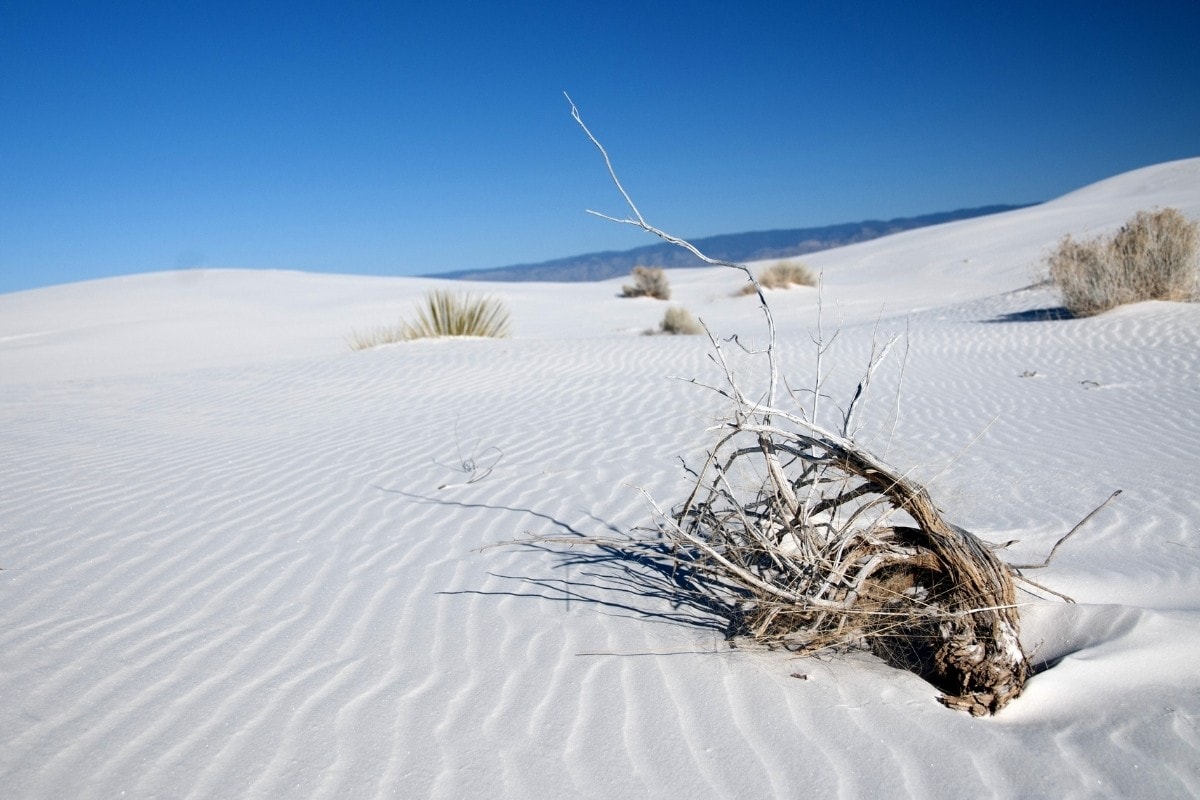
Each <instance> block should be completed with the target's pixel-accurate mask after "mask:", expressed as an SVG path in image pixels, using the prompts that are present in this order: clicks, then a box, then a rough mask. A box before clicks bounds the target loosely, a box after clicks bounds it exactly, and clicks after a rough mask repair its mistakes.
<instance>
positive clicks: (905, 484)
mask: <svg viewBox="0 0 1200 800" xmlns="http://www.w3.org/2000/svg"><path fill="white" fill-rule="evenodd" d="M567 100H568V101H570V98H569V97H568V98H567ZM571 115H572V117H573V118H574V119H575V121H576V122H577V123H578V124H579V126H580V127H581V128H582V129H583V131H584V132H585V133H586V134H587V136H588V138H589V139H590V140H591V142H592V143H593V144H594V145H595V146H596V148H597V149H598V150H599V151H600V153H601V155H602V156H603V157H604V162H605V165H606V167H607V169H608V173H609V176H610V177H611V179H612V181H613V183H614V184H615V185H616V187H617V189H618V191H620V193H621V195H622V197H623V198H624V200H625V202H626V204H627V205H628V207H629V210H630V212H631V216H627V217H624V218H617V217H612V216H609V215H606V214H598V213H597V212H594V211H592V212H590V213H593V214H597V216H601V217H603V218H605V219H609V220H613V221H616V222H620V223H623V224H629V225H634V226H636V227H638V228H641V229H642V230H645V231H647V232H649V233H652V234H654V235H655V236H658V237H659V238H661V239H663V240H665V241H667V242H671V243H673V244H676V245H678V246H680V247H683V248H684V249H686V250H688V251H689V252H691V253H692V254H693V255H695V256H697V257H698V258H700V259H701V260H703V261H704V262H706V263H708V264H712V265H716V266H725V267H730V268H734V269H738V270H741V271H742V272H743V273H745V275H746V278H747V280H748V281H749V283H750V286H751V287H753V291H754V293H756V294H757V295H758V298H759V304H760V306H761V308H762V313H763V317H764V320H765V322H766V326H767V333H768V344H767V347H766V350H765V351H761V352H760V353H759V354H758V355H760V356H762V357H765V359H766V361H767V366H768V374H769V379H768V385H767V386H766V387H765V390H764V391H762V392H761V393H749V392H747V391H745V390H744V388H743V387H742V386H741V385H739V383H738V380H737V379H736V378H735V375H734V373H733V371H732V370H731V369H730V367H729V365H728V364H727V363H726V361H725V355H724V352H723V350H722V348H721V342H720V341H718V340H717V339H716V338H715V337H713V336H712V334H711V333H710V334H709V339H710V341H711V343H712V346H713V350H714V352H713V360H714V361H715V362H716V363H717V364H718V366H720V367H721V369H722V370H723V371H724V379H725V384H724V385H723V386H717V387H709V388H711V389H713V390H714V391H716V392H718V393H719V394H720V395H721V396H724V397H726V398H728V399H729V400H730V403H731V406H730V410H729V413H728V416H727V418H726V419H725V420H724V421H723V423H722V424H721V426H720V428H721V431H722V433H721V436H720V438H719V439H718V441H717V443H716V445H715V446H714V447H713V448H712V450H710V451H709V453H708V457H707V458H706V459H705V461H704V464H703V466H702V467H700V469H698V470H695V471H691V470H689V471H690V472H691V474H692V475H693V476H694V478H695V485H694V487H693V489H692V491H691V492H690V494H689V496H688V498H687V500H686V501H685V502H684V503H683V504H682V505H680V506H678V507H677V508H675V509H674V510H672V511H670V512H668V511H666V510H664V509H662V508H661V507H659V506H658V505H657V504H655V503H654V501H653V499H651V500H650V502H651V503H652V504H653V507H654V509H655V512H656V514H657V526H656V528H655V529H654V530H653V531H651V532H649V535H648V536H646V537H643V538H641V539H639V538H636V537H634V538H631V539H629V540H627V541H626V540H617V541H616V542H614V541H612V540H604V541H603V542H602V546H604V547H612V548H615V549H618V550H622V551H624V552H626V553H629V554H630V555H631V556H632V557H633V558H645V557H646V554H647V553H655V554H660V555H661V554H663V553H666V554H668V556H667V557H668V558H669V559H670V561H671V564H672V565H673V566H672V569H673V570H674V571H675V572H676V573H677V577H676V584H677V585H678V586H680V587H681V589H680V590H681V591H684V592H691V593H693V594H694V595H695V596H700V597H703V598H707V599H708V600H709V601H711V605H712V606H713V607H719V608H725V609H729V614H730V617H731V620H730V622H731V625H730V628H731V630H730V633H731V634H732V635H736V636H742V637H747V638H749V639H752V640H754V641H757V642H762V643H765V644H768V645H772V646H782V647H787V648H789V649H792V650H795V651H798V652H815V651H817V650H822V649H825V648H830V647H845V646H866V647H869V648H871V649H872V650H874V651H875V652H877V653H879V654H880V655H881V656H883V657H884V658H886V659H887V660H888V661H889V662H890V663H893V664H896V665H898V666H903V667H905V668H908V669H911V670H913V671H915V672H917V673H918V674H921V675H922V676H923V677H925V678H927V679H928V680H929V681H930V682H932V683H933V684H934V685H936V686H937V687H938V688H939V689H941V690H942V692H943V693H944V696H943V697H942V701H943V702H944V703H945V704H946V705H948V706H950V707H953V708H960V709H965V710H968V711H970V712H971V713H972V714H976V715H979V714H987V713H994V712H996V711H998V710H999V709H1000V708H1001V707H1003V706H1004V704H1005V703H1007V702H1008V701H1009V700H1011V699H1012V698H1014V697H1016V696H1017V695H1018V694H1020V692H1021V690H1022V688H1023V687H1024V684H1025V680H1026V677H1027V676H1028V673H1029V666H1028V662H1027V660H1026V657H1025V654H1024V653H1023V652H1022V650H1021V646H1020V644H1019V641H1018V630H1019V618H1018V614H1017V604H1016V593H1015V590H1014V587H1013V574H1012V572H1011V570H1010V568H1009V567H1008V566H1006V565H1005V564H1004V563H1003V562H1002V561H1000V560H999V559H998V558H997V557H996V556H995V555H994V554H993V552H992V550H991V549H990V548H989V547H987V546H986V545H984V543H983V542H981V541H980V540H979V539H977V538H976V537H975V536H973V535H972V534H971V533H969V532H967V531H965V530H963V529H961V528H958V527H956V526H954V525H951V524H950V523H949V522H947V521H946V520H945V519H944V518H943V516H942V514H941V512H940V511H939V510H938V509H937V507H936V506H935V505H934V503H933V501H932V500H931V499H930V496H929V493H928V492H927V491H926V490H925V489H924V488H923V487H922V486H920V485H918V484H917V483H916V482H914V481H912V480H911V479H909V478H908V477H907V476H905V475H904V474H902V473H900V472H898V471H897V470H895V469H894V468H892V467H890V466H888V465H887V464H885V463H884V462H883V461H882V460H880V459H878V458H877V457H875V456H874V455H872V454H871V453H870V452H868V451H867V450H866V449H864V448H863V447H861V446H860V445H859V444H857V443H856V442H855V441H854V434H855V432H856V424H855V422H856V414H857V413H858V411H859V408H860V403H861V402H862V400H863V395H865V394H866V392H867V389H868V388H869V385H870V382H871V379H872V378H873V377H874V375H875V374H876V372H877V370H878V369H879V368H880V366H881V365H882V363H883V362H884V360H885V359H886V357H887V355H888V353H889V351H890V350H891V349H892V346H893V344H894V340H893V341H889V342H887V343H886V344H885V345H884V346H883V347H882V348H880V349H879V350H878V351H877V352H876V353H875V354H874V355H873V357H872V359H871V361H870V363H869V364H868V365H867V368H866V375H865V377H864V378H863V379H862V381H861V382H860V383H859V386H858V390H857V392H856V394H855V396H854V398H853V399H852V400H851V402H850V403H849V405H848V407H847V409H846V411H845V413H844V415H842V418H841V419H840V420H838V423H839V424H837V425H836V426H834V427H826V426H822V425H821V424H820V421H819V420H818V410H819V408H818V403H817V400H816V398H817V397H819V395H820V384H821V375H820V366H819V365H818V374H817V376H816V379H815V391H814V400H813V403H812V407H811V409H809V410H808V412H807V413H806V411H805V409H803V408H802V407H799V404H798V407H797V410H795V411H791V410H788V409H786V408H782V407H779V406H778V399H779V398H778V383H779V367H778V357H777V351H776V331H775V322H774V319H773V317H772V314H771V309H770V306H769V305H768V303H767V301H766V298H765V296H764V294H763V292H762V288H761V286H760V285H759V283H758V280H757V279H756V278H755V276H754V274H753V273H752V272H751V271H750V269H749V268H747V267H746V266H745V265H742V264H735V263H731V262H727V261H722V260H719V259H714V258H709V257H708V256H706V255H704V254H703V253H701V252H700V251H699V250H697V249H696V248H695V247H694V246H693V245H692V244H690V243H689V242H687V241H684V240H682V239H679V238H678V237H675V236H672V235H670V234H667V233H665V232H663V231H661V230H659V229H658V228H655V227H654V226H652V225H650V224H649V223H647V222H646V220H645V219H644V218H643V216H642V214H641V212H640V211H639V210H638V209H637V206H635V205H634V203H633V200H632V199H631V198H630V197H629V195H628V193H626V191H625V189H624V187H623V186H622V185H621V182H620V180H619V179H618V178H617V175H616V171H615V170H614V168H613V165H612V161H611V159H610V158H609V156H608V153H607V152H606V151H605V149H604V147H603V146H602V145H601V144H600V142H599V141H598V140H597V139H596V137H595V136H594V135H592V132H591V131H590V130H589V129H588V128H587V126H586V125H585V124H584V122H583V120H582V119H581V117H580V115H579V111H578V109H577V108H576V107H575V105H574V103H571ZM816 345H817V349H818V354H821V353H823V352H824V349H825V348H826V347H827V345H828V342H825V341H823V339H822V336H821V334H818V336H817V340H816ZM789 394H792V393H791V392H790V390H789ZM752 397H761V398H763V399H762V400H761V401H754V400H752V399H750V398H752ZM792 397H793V399H795V396H794V395H792ZM597 542H598V543H599V540H597Z"/></svg>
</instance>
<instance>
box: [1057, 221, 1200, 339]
mask: <svg viewBox="0 0 1200 800" xmlns="http://www.w3.org/2000/svg"><path fill="white" fill-rule="evenodd" d="M1198 250H1200V223H1197V222H1189V221H1188V220H1187V218H1186V217H1184V216H1183V214H1181V213H1180V212H1179V211H1178V210H1176V209H1174V208H1166V209H1162V210H1160V211H1154V212H1148V211H1139V212H1138V213H1137V214H1136V215H1135V216H1134V217H1133V219H1131V220H1129V221H1128V222H1126V223H1125V225H1123V226H1122V227H1121V229H1120V230H1118V231H1117V232H1116V233H1115V234H1113V235H1112V236H1111V237H1103V236H1101V237H1097V238H1094V239H1090V240H1085V241H1079V240H1076V239H1074V238H1072V237H1071V236H1070V235H1067V236H1065V237H1063V239H1062V240H1061V241H1060V242H1059V244H1058V247H1057V249H1055V251H1054V252H1053V253H1051V254H1050V256H1049V257H1048V258H1047V266H1048V268H1049V272H1050V279H1051V280H1052V281H1053V282H1054V284H1055V286H1056V287H1057V288H1058V290H1059V293H1060V294H1061V295H1062V302H1063V305H1064V306H1065V307H1066V308H1067V310H1068V311H1070V312H1071V313H1072V314H1074V315H1075V316H1077V317H1086V316H1091V315H1094V314H1100V313H1102V312H1104V311H1108V310H1109V309H1112V308H1116V307H1117V306H1120V305H1124V304H1126V303H1137V302H1141V301H1143V300H1174V301H1186V300H1194V299H1196V297H1197V290H1198V288H1200V284H1198V281H1200V262H1198V261H1197V251H1198Z"/></svg>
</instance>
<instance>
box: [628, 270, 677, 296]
mask: <svg viewBox="0 0 1200 800" xmlns="http://www.w3.org/2000/svg"><path fill="white" fill-rule="evenodd" d="M632 274H633V284H632V285H629V284H626V285H625V286H622V287H621V296H622V297H653V298H655V299H656V300H669V299H670V298H671V287H670V285H669V284H668V283H667V273H665V272H663V270H662V268H661V267H634V268H633V273H632Z"/></svg>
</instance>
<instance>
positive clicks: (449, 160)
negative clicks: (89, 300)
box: [0, 0, 1200, 292]
mask: <svg viewBox="0 0 1200 800" xmlns="http://www.w3.org/2000/svg"><path fill="white" fill-rule="evenodd" d="M739 6H740V7H738V6H735V4H733V3H728V2H724V3H718V2H695V3H691V4H674V3H672V4H655V3H653V2H649V0H641V1H640V2H636V3H634V2H624V1H623V0H612V1H611V2H605V3H594V4H571V3H545V4H541V3H507V4H487V3H486V2H482V3H481V2H478V0H476V2H470V3H465V2H457V1H456V0H450V2H441V3H429V4H421V5H420V6H417V5H416V4H408V3H395V2H379V3H354V2H345V3H328V4H323V3H308V4H306V3H256V2H253V1H252V0H250V1H249V2H241V3H230V4H225V3H221V2H195V3H192V2H145V3H121V2H109V3H56V2H49V1H48V2H23V1H21V0H0V120H2V121H0V292H6V291H14V290H19V289H24V288H30V287H35V286H41V285H49V284H56V283H64V282H69V281H76V280H84V279H90V278H96V277H103V276H108V275H114V274H124V273H133V272H147V271H155V270H164V269H180V268H195V267H240V268H272V269H275V268H279V269H302V270H311V271H320V272H346V273H360V274H384V275H405V274H427V273H432V272H438V271H444V270H453V269H475V268H482V267H491V266H503V265H507V264H514V263H525V262H537V261H542V260H546V259H550V258H555V257H559V256H569V255H575V254H579V253H584V252H590V251H594V250H606V249H626V248H629V247H636V246H639V245H642V244H648V243H650V241H649V240H648V238H647V237H646V234H641V233H639V232H637V231H634V230H632V229H629V228H626V227H624V226H619V225H615V224H613V223H606V222H604V221H602V220H598V219H596V218H594V217H591V216H588V215H587V214H585V213H584V211H585V209H586V208H596V209H598V210H602V211H608V212H612V213H618V214H620V213H623V212H624V209H623V208H622V206H621V203H620V198H619V196H618V195H617V194H616V192H615V190H614V189H613V188H612V186H611V184H609V183H608V179H607V176H606V174H605V173H604V170H603V164H602V162H601V161H600V160H599V156H598V155H597V154H596V152H595V150H594V149H593V148H592V146H591V145H590V144H589V143H588V141H587V140H586V138H585V137H584V136H583V134H582V133H581V132H580V131H579V130H578V128H576V127H575V125H574V123H573V122H572V121H571V118H570V115H569V109H568V106H567V104H566V101H565V100H564V99H563V96H562V93H563V92H564V91H567V92H570V93H571V96H572V97H573V98H574V100H575V101H576V103H577V104H578V105H579V107H580V109H581V111H582V113H583V115H584V119H585V120H586V121H587V122H588V124H589V125H590V126H591V127H592V129H593V131H594V132H595V133H596V134H597V135H598V136H599V137H600V138H601V140H602V141H603V142H604V143H605V145H606V146H607V148H608V149H609V152H610V154H611V155H612V157H613V160H614V163H615V165H616V167H617V169H618V171H619V172H620V174H621V177H622V179H623V181H624V182H625V185H626V188H628V189H629V190H630V192H631V193H632V194H633V196H634V198H635V200H636V201H637V202H638V204H639V206H640V208H641V210H642V211H643V213H644V214H645V215H646V216H647V218H648V219H649V220H650V222H652V223H654V224H657V225H659V226H660V227H662V228H665V229H667V230H670V231H671V232H672V233H676V234H679V235H682V236H687V237H700V236H706V235H712V234H718V233H733V232H740V231H746V230H766V229H773V228H788V227H803V226H810V225H821V224H827V223H835V222H847V221H854V220H859V219H867V218H890V217H897V216H909V215H914V214H921V213H927V212H934V211H946V210H951V209H955V208H961V207H968V206H978V205H986V204H990V203H1004V202H1012V203H1017V202H1029V201H1035V200H1044V199H1050V198H1052V197H1055V196H1057V195H1060V194H1062V193H1064V192H1067V191H1070V190H1072V189H1075V188H1078V187H1080V186H1082V185H1085V184H1087V183H1090V182H1093V181H1095V180H1099V179H1102V178H1105V177H1108V176H1110V175H1114V174H1117V173H1120V172H1124V171H1126V170H1129V169H1134V168H1137V167H1141V166H1145V165H1148V164H1153V163H1158V162H1161V161H1168V160H1172V159H1177V158H1185V157H1191V156H1197V155H1200V46H1197V43H1196V41H1197V40H1196V32H1197V31H1198V30H1200V3H1197V2H1196V0H1180V1H1179V2H1153V3H1148V4H1134V3H1131V2H1123V3H1116V2H1103V1H1100V2H1095V1H1094V2H1079V3H1074V2H1070V3H1068V2H1062V3H1056V2H1052V1H1051V2H1039V3H1026V2H1012V3H1006V4H1000V3H995V4H990V3H987V4H984V3H980V4H975V3H962V2H944V3H921V2H913V3H870V2H865V3H841V2H797V1H796V0H792V2H786V3H783V2H780V3H749V4H739Z"/></svg>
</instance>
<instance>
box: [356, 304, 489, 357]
mask: <svg viewBox="0 0 1200 800" xmlns="http://www.w3.org/2000/svg"><path fill="white" fill-rule="evenodd" d="M509 330H510V328H509V313H508V309H507V307H505V305H504V304H503V303H502V302H500V301H499V300H496V299H495V298H491V297H474V296H473V295H470V294H465V295H461V294H457V293H455V292H450V291H446V290H443V289H435V290H434V291H432V292H430V293H429V294H427V295H425V299H424V300H423V301H422V304H421V305H420V306H418V308H417V318H416V321H414V322H411V323H409V322H402V323H400V324H398V325H390V326H381V327H377V328H374V329H371V330H369V331H366V332H359V331H354V332H353V333H351V335H350V338H349V344H350V348H351V349H352V350H366V349H368V348H371V347H378V346H379V345H384V344H395V343H397V342H408V341H412V340H413V339H437V338H443V337H450V336H472V337H483V338H491V339H502V338H505V337H507V336H508V335H509Z"/></svg>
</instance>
